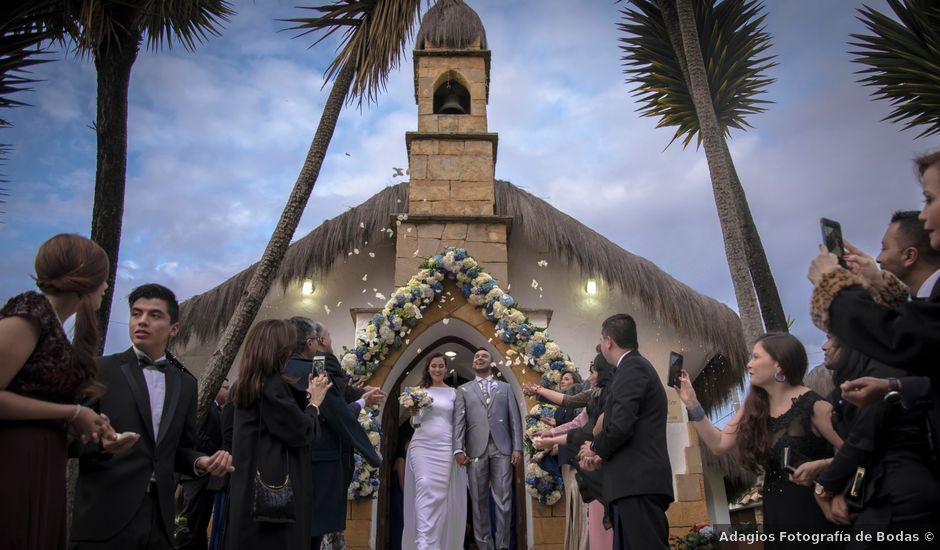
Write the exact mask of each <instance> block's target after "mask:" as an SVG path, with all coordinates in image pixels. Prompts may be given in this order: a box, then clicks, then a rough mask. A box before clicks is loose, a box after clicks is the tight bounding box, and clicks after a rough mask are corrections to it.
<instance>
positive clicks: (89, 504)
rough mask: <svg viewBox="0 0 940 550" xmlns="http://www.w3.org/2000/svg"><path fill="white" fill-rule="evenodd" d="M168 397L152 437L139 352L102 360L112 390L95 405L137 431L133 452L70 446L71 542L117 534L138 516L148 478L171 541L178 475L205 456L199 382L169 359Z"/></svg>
mask: <svg viewBox="0 0 940 550" xmlns="http://www.w3.org/2000/svg"><path fill="white" fill-rule="evenodd" d="M168 359H169V361H170V364H169V365H168V366H167V368H166V374H165V376H166V398H165V401H164V405H163V416H162V418H161V421H160V433H159V434H158V435H157V436H156V437H154V434H153V425H152V424H153V422H152V420H151V414H150V394H149V392H148V390H147V383H146V380H145V379H144V375H143V372H142V369H141V367H140V365H139V363H138V361H137V355H136V354H135V353H134V350H133V348H131V349H128V350H127V351H125V352H124V353H121V354H117V355H109V356H107V357H102V358H101V359H100V360H99V361H98V368H99V375H98V378H99V381H100V382H101V383H102V384H104V386H105V388H106V389H107V391H106V392H105V393H104V395H102V396H101V398H100V399H98V400H96V401H95V402H92V403H90V404H89V405H90V406H91V407H93V408H94V409H95V410H96V411H98V412H100V413H103V414H106V415H107V416H108V418H110V419H111V425H112V426H114V429H115V431H118V432H136V433H139V434H140V439H139V440H138V441H137V443H136V444H134V446H133V447H131V449H130V450H128V451H126V452H124V453H121V454H117V455H110V454H107V453H101V452H99V451H98V446H97V444H95V445H85V446H78V445H75V446H73V448H72V452H73V454H77V455H79V478H78V485H77V487H76V490H75V511H74V517H73V521H72V537H71V538H72V540H75V541H83V540H87V541H96V540H106V539H109V538H111V537H113V536H114V535H115V534H117V533H118V531H120V530H121V529H123V528H124V527H125V526H126V525H127V524H128V523H129V522H130V520H131V519H132V518H133V516H134V514H135V512H137V509H138V508H140V504H141V502H142V501H143V499H144V497H145V496H146V494H147V487H148V485H149V483H150V476H151V474H153V475H154V476H155V478H156V480H157V491H158V493H157V495H158V500H159V503H160V516H161V519H162V520H163V521H162V526H161V527H162V528H163V529H164V530H165V531H166V533H167V536H168V537H169V539H170V540H173V538H172V534H173V517H174V515H175V513H176V511H175V509H174V499H173V492H174V490H175V489H176V482H175V481H174V476H173V474H174V472H178V473H181V474H186V475H190V476H194V475H195V472H194V471H193V466H194V464H195V462H196V459H198V458H199V457H200V456H203V455H202V453H200V452H198V451H197V450H196V449H195V446H196V379H195V378H194V377H193V376H192V375H191V374H190V373H189V372H188V371H186V370H185V369H183V368H182V365H180V364H179V363H178V362H176V360H175V359H173V358H172V357H170V356H169V355H168Z"/></svg>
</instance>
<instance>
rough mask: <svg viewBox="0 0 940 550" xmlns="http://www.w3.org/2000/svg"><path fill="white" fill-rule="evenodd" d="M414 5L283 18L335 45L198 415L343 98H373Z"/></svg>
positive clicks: (389, 0) (312, 179)
mask: <svg viewBox="0 0 940 550" xmlns="http://www.w3.org/2000/svg"><path fill="white" fill-rule="evenodd" d="M420 8H421V0H338V1H335V2H332V3H330V4H326V5H322V6H315V7H310V8H305V9H309V10H313V11H315V12H317V13H318V14H319V15H318V16H317V17H310V18H297V19H291V20H289V21H291V22H293V23H295V24H296V26H295V27H294V29H296V30H300V31H302V34H307V33H315V32H320V31H323V32H324V34H323V35H322V36H321V37H320V38H319V39H318V40H317V43H319V42H320V41H322V40H323V39H324V38H326V37H327V36H330V35H331V34H333V33H335V32H337V31H339V30H344V36H343V41H342V44H341V46H340V49H339V52H338V54H337V56H336V57H335V58H334V59H333V62H332V63H331V64H330V66H329V68H328V69H327V75H326V76H327V81H329V80H330V79H333V87H332V88H331V89H330V94H329V96H328V98H327V100H326V105H324V107H323V113H322V114H321V115H320V123H319V125H318V126H317V131H316V134H314V137H313V142H312V143H311V144H310V149H309V150H308V151H307V157H306V159H305V160H304V164H303V166H302V167H301V169H300V174H299V175H298V176H297V181H296V182H295V183H294V188H293V190H292V191H291V194H290V197H289V198H288V199H287V204H286V205H285V206H284V210H283V211H282V212H281V217H280V219H278V222H277V226H276V227H275V229H274V232H273V233H272V234H271V239H270V240H269V241H268V245H267V247H266V248H265V249H264V254H263V255H262V256H261V260H259V261H258V263H257V264H255V266H254V273H253V274H252V277H251V280H250V281H249V282H248V286H247V287H246V288H245V290H244V291H243V293H242V297H241V300H240V301H239V303H238V306H236V308H235V311H234V312H233V313H232V317H231V319H229V322H228V325H227V326H226V327H225V332H223V334H222V338H221V339H220V340H219V343H218V346H217V347H216V350H215V352H214V353H213V354H212V357H210V358H209V364H208V366H207V368H206V374H205V376H203V378H202V381H201V382H200V387H199V410H198V414H197V417H198V418H199V419H200V420H199V422H201V421H202V420H201V419H202V418H203V417H204V416H205V411H206V409H207V408H208V406H209V404H210V403H211V402H212V399H213V397H214V396H215V394H216V393H217V392H218V389H219V387H221V385H222V380H224V379H225V377H226V376H227V375H228V371H229V369H230V368H231V365H232V361H233V360H234V359H235V355H236V353H237V352H238V348H239V347H241V343H242V341H243V340H244V338H245V335H246V334H247V332H248V329H249V328H250V327H251V324H252V322H254V320H255V317H256V316H257V314H258V310H259V309H260V308H261V303H262V302H263V301H264V298H265V296H267V294H268V290H269V289H270V288H271V284H272V283H273V281H274V277H275V275H276V274H277V271H278V269H279V268H280V266H281V262H282V261H283V259H284V254H285V253H286V252H287V247H288V245H290V241H291V239H292V238H293V237H294V231H295V230H296V229H297V224H298V223H299V222H300V216H301V214H303V211H304V209H305V208H306V206H307V201H308V200H309V198H310V194H311V192H312V191H313V187H314V185H316V182H317V176H318V175H319V173H320V166H321V165H322V164H323V158H324V156H325V155H326V150H327V147H329V145H330V140H331V139H332V137H333V130H334V129H335V128H336V121H337V119H338V118H339V114H340V111H341V110H342V108H343V105H345V104H346V103H347V102H348V101H356V100H358V101H359V102H360V104H361V102H362V101H363V100H367V101H370V102H371V101H375V100H376V99H377V98H378V95H379V93H380V92H381V91H382V90H383V89H384V87H385V82H386V80H387V78H388V75H389V73H390V72H391V70H392V69H393V68H394V67H396V66H397V65H398V61H399V60H400V59H401V55H402V51H403V49H404V46H405V44H406V43H407V42H408V40H409V38H410V37H411V33H412V32H413V30H414V24H415V22H416V21H417V20H418V15H419V12H420Z"/></svg>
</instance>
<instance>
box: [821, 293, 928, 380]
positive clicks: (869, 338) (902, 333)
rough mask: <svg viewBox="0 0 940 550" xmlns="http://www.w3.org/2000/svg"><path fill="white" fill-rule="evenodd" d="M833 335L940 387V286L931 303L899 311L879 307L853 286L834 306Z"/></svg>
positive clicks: (904, 306) (902, 307)
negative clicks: (931, 380) (932, 381)
mask: <svg viewBox="0 0 940 550" xmlns="http://www.w3.org/2000/svg"><path fill="white" fill-rule="evenodd" d="M829 325H830V326H829V329H830V331H831V332H832V333H833V334H835V335H836V336H837V337H838V338H839V340H840V341H841V342H842V343H843V344H845V345H847V346H849V347H851V348H853V349H856V350H858V351H859V352H860V353H862V354H864V355H866V356H868V357H871V358H872V359H875V360H876V361H880V362H882V363H884V364H886V365H890V366H893V367H897V368H900V369H904V370H905V371H907V372H909V373H912V374H918V375H923V376H930V377H931V378H932V379H933V380H934V383H935V384H936V383H937V382H938V381H940V374H938V370H937V358H938V357H940V284H936V285H934V288H933V291H932V292H931V293H930V298H928V299H927V300H913V301H910V302H906V303H903V304H901V305H900V306H899V307H898V308H897V309H891V308H888V307H886V306H882V305H880V304H877V303H875V301H874V300H872V298H871V296H869V295H868V293H867V292H866V291H865V290H864V289H863V288H862V287H861V286H851V287H848V288H846V289H844V290H842V291H841V292H839V293H838V294H837V295H836V297H835V298H834V299H833V300H832V303H831V305H830V306H829Z"/></svg>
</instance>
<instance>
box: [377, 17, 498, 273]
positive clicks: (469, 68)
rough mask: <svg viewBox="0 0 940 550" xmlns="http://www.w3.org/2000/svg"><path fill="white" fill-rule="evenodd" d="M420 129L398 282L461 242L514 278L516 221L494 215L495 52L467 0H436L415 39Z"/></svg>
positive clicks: (411, 160)
mask: <svg viewBox="0 0 940 550" xmlns="http://www.w3.org/2000/svg"><path fill="white" fill-rule="evenodd" d="M414 66H415V70H414V72H415V102H416V103H417V104H418V131H417V132H407V133H406V134H405V142H406V144H407V147H408V165H409V168H410V172H409V173H410V177H411V181H410V183H409V188H408V220H407V222H406V223H403V224H402V225H401V226H400V227H399V231H398V241H397V261H396V266H395V283H396V284H398V285H402V284H405V283H407V281H408V279H409V278H410V277H411V276H412V275H414V274H415V273H416V272H417V269H418V265H419V264H420V263H421V261H423V260H422V259H423V258H425V257H428V256H431V255H433V254H436V253H438V252H440V251H441V250H442V249H443V248H444V247H447V246H462V247H465V248H466V249H467V251H468V252H469V254H470V255H471V256H473V257H474V258H475V259H476V260H477V261H478V262H480V263H481V264H482V265H483V266H484V267H485V268H486V270H487V271H488V272H490V273H491V274H492V275H493V276H494V277H495V278H497V279H498V280H499V281H500V282H501V283H502V284H504V285H505V284H507V283H508V257H507V251H506V244H507V233H508V229H509V223H510V219H509V218H507V217H502V216H495V215H494V206H493V205H494V189H493V179H494V171H495V165H496V147H497V141H498V136H497V134H495V133H492V132H487V119H486V105H487V102H488V100H489V83H490V51H489V50H488V49H487V46H486V31H485V29H484V28H483V23H482V22H481V21H480V16H479V15H477V13H476V12H475V11H473V9H471V8H470V7H469V6H467V5H466V4H465V3H464V2H463V0H438V2H437V3H436V4H435V5H434V6H432V7H431V8H430V9H429V10H428V12H427V13H426V14H425V16H424V18H423V19H422V21H421V28H420V29H419V31H418V35H417V38H416V41H415V50H414Z"/></svg>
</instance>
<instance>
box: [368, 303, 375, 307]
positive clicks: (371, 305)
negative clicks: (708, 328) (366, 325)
mask: <svg viewBox="0 0 940 550" xmlns="http://www.w3.org/2000/svg"><path fill="white" fill-rule="evenodd" d="M366 305H367V306H369V307H375V304H373V303H372V302H366Z"/></svg>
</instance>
